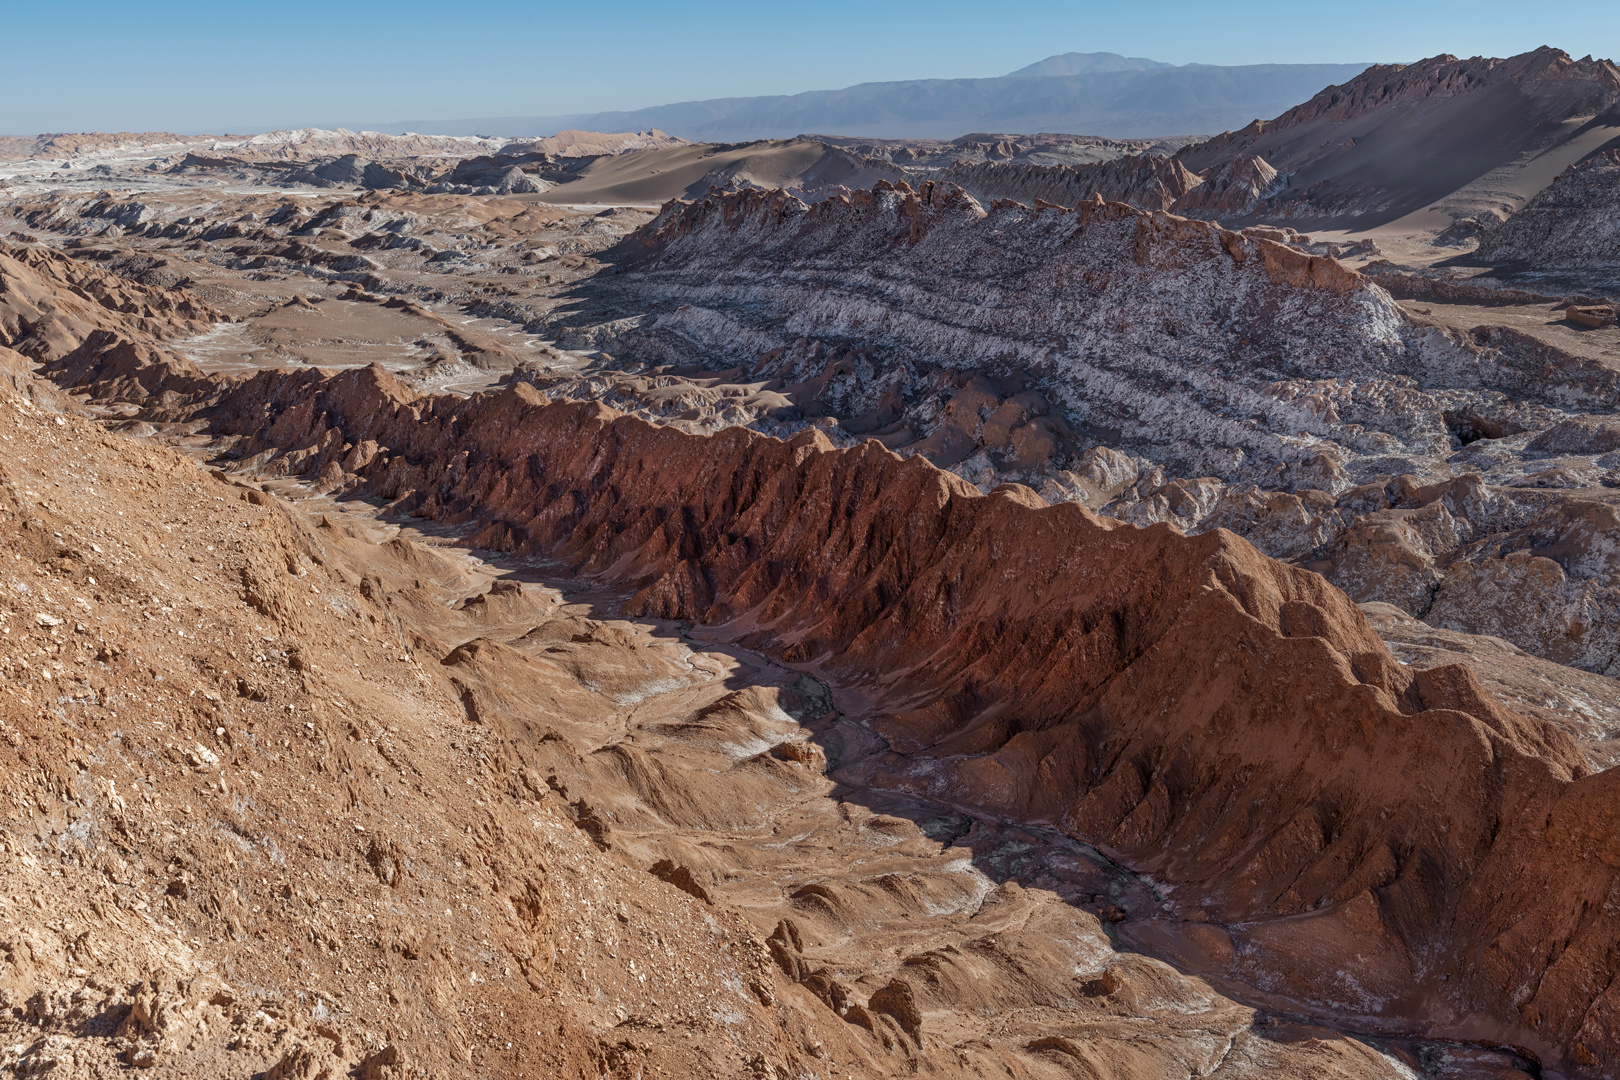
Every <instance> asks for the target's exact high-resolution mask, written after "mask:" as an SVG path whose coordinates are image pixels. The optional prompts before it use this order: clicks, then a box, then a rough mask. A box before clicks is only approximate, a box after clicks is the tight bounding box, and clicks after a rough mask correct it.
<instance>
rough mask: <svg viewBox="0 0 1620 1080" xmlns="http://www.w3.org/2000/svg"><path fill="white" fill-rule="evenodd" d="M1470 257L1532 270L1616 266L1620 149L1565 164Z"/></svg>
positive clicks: (1619, 263) (1618, 255)
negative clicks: (1556, 177)
mask: <svg viewBox="0 0 1620 1080" xmlns="http://www.w3.org/2000/svg"><path fill="white" fill-rule="evenodd" d="M1475 254H1476V255H1477V256H1478V257H1479V258H1482V259H1485V260H1487V261H1489V262H1495V263H1520V264H1523V265H1525V266H1528V267H1532V268H1535V269H1538V270H1539V269H1576V268H1582V269H1592V268H1597V267H1620V150H1605V151H1604V152H1603V153H1601V154H1596V155H1594V156H1592V157H1590V158H1588V159H1586V160H1585V161H1582V162H1579V163H1578V164H1575V165H1572V166H1570V167H1569V168H1568V169H1566V170H1564V172H1563V173H1562V174H1561V175H1560V176H1559V177H1558V179H1556V180H1554V181H1553V182H1552V183H1551V184H1550V185H1548V186H1547V187H1545V188H1543V189H1542V190H1541V191H1540V192H1539V193H1538V194H1537V195H1536V197H1535V198H1533V199H1531V200H1530V202H1529V203H1527V204H1526V205H1525V207H1524V209H1522V210H1520V211H1519V212H1518V213H1516V214H1514V215H1513V216H1512V217H1511V218H1509V219H1508V220H1507V222H1506V223H1505V224H1503V225H1501V226H1499V227H1497V228H1495V229H1493V230H1491V231H1490V232H1489V233H1487V234H1486V235H1485V236H1484V237H1483V238H1482V239H1481V240H1480V243H1479V248H1478V249H1477V251H1476V252H1475Z"/></svg>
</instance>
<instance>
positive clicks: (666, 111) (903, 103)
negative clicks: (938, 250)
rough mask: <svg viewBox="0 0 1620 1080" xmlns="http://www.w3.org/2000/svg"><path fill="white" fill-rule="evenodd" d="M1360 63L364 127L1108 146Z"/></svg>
mask: <svg viewBox="0 0 1620 1080" xmlns="http://www.w3.org/2000/svg"><path fill="white" fill-rule="evenodd" d="M1365 67H1366V65H1365V64H1248V65H1243V66H1236V67H1223V66H1220V65H1214V64H1187V65H1184V66H1180V67H1177V66H1174V65H1171V64H1164V63H1160V62H1158V61H1156V60H1145V59H1141V58H1139V57H1125V56H1119V55H1117V54H1115V53H1065V54H1063V55H1060V56H1052V57H1048V58H1047V59H1045V60H1042V61H1040V62H1039V63H1035V64H1031V65H1029V66H1028V67H1025V68H1020V69H1019V70H1017V71H1014V72H1011V73H1010V74H1007V75H1002V76H1000V77H998V78H991V79H914V80H906V81H901V82H873V83H861V84H859V85H857V86H849V87H845V88H843V89H841V90H814V91H810V92H808V93H803V94H791V95H784V94H778V95H767V96H762V97H735V98H715V99H712V100H709V101H684V102H677V103H674V104H668V105H655V106H652V107H650V108H645V109H634V110H629V111H620V112H599V113H587V114H580V115H572V116H500V117H481V118H472V119H465V120H405V121H399V122H396V123H387V124H366V125H365V126H366V127H367V128H373V129H375V130H377V131H382V132H389V133H394V134H402V133H404V132H407V131H412V132H419V133H422V134H428V135H473V134H481V133H492V132H498V133H500V134H502V135H511V136H522V135H550V134H552V133H553V132H556V131H558V130H561V129H563V128H583V129H586V130H591V131H642V130H646V129H649V128H661V129H663V130H664V131H668V132H670V133H671V134H673V135H679V136H681V137H682V138H685V139H692V140H695V141H710V142H740V141H743V140H747V139H779V138H787V137H791V136H793V135H799V134H802V133H804V132H807V131H828V132H837V133H839V134H841V135H864V136H868V137H872V138H883V139H936V138H940V139H953V138H956V137H957V136H959V135H963V134H965V133H967V132H970V131H1065V132H1074V133H1083V134H1087V135H1107V136H1112V137H1115V138H1150V137H1153V136H1160V135H1187V134H1214V133H1217V132H1221V131H1228V130H1235V129H1237V128H1241V127H1242V126H1243V125H1245V124H1247V123H1249V122H1250V121H1251V120H1254V119H1255V118H1257V117H1263V116H1276V115H1277V114H1278V113H1281V112H1282V111H1284V110H1285V109H1287V108H1289V107H1291V106H1292V105H1294V104H1296V103H1298V102H1300V101H1304V100H1307V99H1309V98H1310V97H1311V96H1312V95H1313V94H1315V93H1316V92H1317V91H1319V90H1321V89H1322V88H1323V87H1324V86H1331V85H1333V84H1336V83H1341V82H1344V81H1345V80H1347V79H1350V78H1352V77H1354V76H1355V75H1357V74H1358V73H1360V72H1361V71H1362V70H1363V69H1364V68H1365Z"/></svg>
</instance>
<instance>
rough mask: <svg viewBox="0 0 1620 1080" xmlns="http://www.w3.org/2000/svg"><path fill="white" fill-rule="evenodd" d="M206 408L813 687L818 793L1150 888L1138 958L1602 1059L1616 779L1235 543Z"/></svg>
mask: <svg viewBox="0 0 1620 1080" xmlns="http://www.w3.org/2000/svg"><path fill="white" fill-rule="evenodd" d="M210 415H211V417H212V422H213V423H214V424H215V425H216V429H217V430H219V431H222V432H232V433H235V434H236V435H237V436H238V437H239V438H241V439H242V440H243V442H242V443H241V445H240V447H239V450H240V452H242V453H245V454H246V453H250V452H252V451H254V450H255V449H258V448H261V447H262V448H264V450H263V453H262V455H261V456H256V457H254V458H253V459H252V463H253V464H255V465H257V466H258V467H260V468H267V469H271V470H272V471H273V470H274V469H275V468H276V467H277V462H281V463H282V464H281V466H280V467H281V468H283V469H287V470H291V471H296V472H300V473H305V474H312V475H317V476H321V477H323V478H324V479H325V480H326V482H327V483H329V484H338V485H344V484H355V483H359V484H362V485H363V488H364V490H366V491H369V492H371V493H373V494H376V495H378V496H380V497H382V498H385V499H391V500H396V505H397V506H399V507H400V508H410V509H411V510H412V511H413V512H416V513H420V514H426V515H429V516H432V517H435V518H437V519H439V520H441V521H444V522H446V523H457V522H461V523H466V524H469V525H475V526H476V530H477V531H476V532H475V533H474V534H472V535H471V536H470V537H469V542H470V543H473V544H475V545H477V546H480V547H490V548H496V549H500V550H510V551H514V552H529V553H535V554H542V553H543V554H546V555H548V556H551V557H556V558H561V559H563V560H565V562H566V563H567V564H568V565H569V566H570V567H572V568H573V569H574V570H575V571H576V572H579V573H582V574H587V575H594V576H597V577H600V578H602V579H604V580H608V581H612V582H616V583H619V584H622V585H623V586H625V587H628V588H631V589H633V590H634V596H633V599H632V600H631V601H630V609H631V610H632V611H639V612H641V613H644V614H648V615H656V616H659V617H662V618H686V619H693V620H697V621H700V622H703V623H707V624H712V625H714V626H716V627H717V628H719V629H720V631H721V632H722V633H724V634H725V635H726V636H728V637H730V638H731V639H732V640H735V641H737V642H739V643H742V644H746V645H748V646H750V647H755V648H762V649H766V650H768V651H770V652H771V653H773V654H774V655H776V656H779V657H781V658H782V659H783V660H785V661H787V662H790V663H793V664H797V665H802V666H805V667H807V668H808V669H810V670H815V671H819V672H823V673H825V674H827V675H828V676H830V677H833V678H835V679H836V680H838V681H840V683H841V684H842V685H845V686H847V687H848V688H849V690H850V692H852V693H853V695H855V696H854V697H853V698H852V699H851V700H852V702H853V703H854V704H855V708H853V709H852V710H851V722H849V723H846V724H841V725H837V726H835V727H834V728H833V729H832V730H830V731H829V732H828V734H827V736H826V743H825V745H826V747H827V749H828V750H829V751H830V753H831V756H832V757H833V759H834V760H835V761H837V762H839V765H838V768H839V769H841V770H843V775H847V776H849V777H852V778H854V777H859V778H860V779H861V780H862V781H863V782H868V783H871V784H873V785H875V786H878V787H885V788H888V789H891V790H899V791H906V792H911V793H915V794H918V795H922V796H926V797H928V798H931V799H935V800H938V801H940V802H943V803H946V804H948V805H952V804H954V805H971V806H974V807H977V808H980V809H982V810H985V811H987V812H991V813H994V814H1002V815H1007V816H1009V817H1013V818H1015V819H1017V820H1024V821H1029V822H1032V823H1049V824H1051V825H1053V826H1056V827H1058V828H1060V829H1062V830H1063V831H1064V832H1066V833H1068V834H1069V835H1072V836H1075V837H1078V838H1081V839H1084V840H1086V841H1088V842H1091V843H1095V844H1098V845H1099V846H1101V847H1102V848H1103V849H1104V850H1107V851H1110V852H1112V853H1114V854H1115V855H1116V857H1118V858H1120V859H1122V860H1126V861H1128V862H1129V863H1130V864H1131V865H1133V866H1135V867H1137V868H1139V869H1140V870H1142V871H1143V872H1144V873H1146V874H1148V875H1150V876H1151V877H1152V878H1153V879H1155V880H1157V881H1158V882H1160V883H1162V884H1163V885H1164V886H1166V887H1167V888H1168V889H1170V890H1171V891H1170V893H1169V896H1170V899H1169V901H1168V903H1169V904H1170V909H1168V910H1173V911H1174V912H1175V913H1176V917H1175V918H1174V919H1173V920H1171V922H1170V923H1169V924H1168V925H1161V926H1155V927H1152V928H1149V929H1146V930H1144V931H1143V933H1144V934H1151V935H1153V936H1154V937H1155V940H1156V944H1157V945H1158V946H1159V947H1161V948H1164V949H1167V950H1169V951H1171V952H1173V953H1174V954H1175V955H1177V956H1178V957H1179V958H1181V959H1182V960H1183V961H1184V962H1185V963H1187V964H1188V965H1189V966H1191V967H1194V968H1195V969H1197V970H1203V971H1206V972H1208V973H1210V974H1219V975H1221V976H1222V977H1225V978H1237V979H1240V980H1242V981H1244V982H1245V983H1248V984H1250V985H1255V986H1263V987H1265V988H1266V992H1267V993H1269V994H1274V995H1276V996H1277V997H1279V998H1280V999H1283V1000H1290V1001H1293V1002H1295V1003H1297V1004H1304V1003H1307V1002H1308V1003H1310V1006H1311V1007H1312V1008H1313V1009H1322V1010H1328V1011H1329V1012H1333V1013H1337V1014H1344V1015H1349V1014H1355V1015H1359V1016H1362V1017H1371V1018H1377V1019H1380V1020H1383V1021H1387V1022H1388V1023H1390V1024H1392V1025H1401V1024H1412V1023H1416V1024H1421V1025H1424V1026H1426V1027H1429V1028H1430V1029H1431V1030H1435V1031H1445V1032H1451V1033H1456V1034H1461V1035H1465V1036H1468V1037H1489V1038H1495V1039H1501V1040H1511V1041H1515V1042H1520V1043H1522V1044H1524V1045H1526V1046H1531V1047H1534V1048H1536V1049H1537V1051H1538V1053H1545V1054H1546V1055H1547V1056H1548V1057H1549V1058H1560V1059H1562V1058H1566V1057H1567V1059H1568V1060H1569V1061H1571V1062H1573V1063H1574V1064H1575V1065H1577V1066H1580V1067H1582V1068H1587V1067H1595V1066H1594V1063H1595V1062H1597V1061H1599V1060H1602V1059H1604V1058H1605V1056H1606V1055H1608V1054H1609V1053H1611V1052H1612V1036H1611V1034H1610V1033H1609V1032H1610V1030H1611V1029H1610V1027H1609V1025H1610V1023H1611V1021H1610V1020H1609V1019H1607V1017H1609V1016H1610V1015H1611V1014H1610V1010H1611V1009H1612V1007H1613V1006H1612V1003H1610V1001H1609V999H1608V997H1607V991H1606V990H1605V989H1604V987H1603V986H1599V985H1595V984H1593V983H1591V982H1590V978H1589V974H1588V973H1589V972H1590V971H1592V970H1600V969H1602V967H1603V965H1604V964H1605V963H1606V960H1605V959H1604V957H1606V956H1607V955H1608V952H1607V950H1608V949H1610V948H1611V947H1612V944H1613V941H1614V938H1615V936H1616V935H1617V934H1620V926H1616V925H1615V924H1614V923H1613V921H1612V920H1610V919H1608V918H1607V917H1606V916H1603V915H1600V914H1592V913H1594V912H1598V911H1600V910H1601V909H1602V907H1603V905H1604V904H1605V903H1606V898H1607V897H1608V896H1609V894H1610V890H1611V888H1612V886H1613V878H1614V873H1613V870H1612V867H1611V865H1610V861H1613V862H1616V863H1620V853H1615V857H1614V858H1613V859H1612V860H1610V861H1606V860H1609V856H1608V855H1605V854H1604V852H1606V851H1607V850H1608V847H1609V846H1611V844H1610V841H1609V839H1607V838H1608V837H1609V836H1610V835H1611V834H1612V830H1611V828H1610V825H1611V818H1612V815H1613V806H1614V805H1615V804H1614V801H1613V798H1612V793H1610V792H1609V790H1608V789H1609V788H1610V787H1611V786H1612V784H1613V783H1614V782H1615V781H1613V780H1612V779H1611V777H1612V775H1613V774H1611V773H1603V774H1597V775H1588V772H1587V768H1586V765H1585V763H1584V761H1583V759H1582V756H1581V754H1580V752H1579V751H1578V749H1577V748H1576V746H1575V745H1574V743H1573V741H1572V739H1571V738H1570V736H1569V734H1568V733H1567V732H1565V731H1563V730H1561V729H1559V728H1558V727H1556V726H1554V725H1552V724H1549V723H1547V722H1545V721H1543V720H1537V719H1527V718H1524V717H1520V716H1515V715H1513V714H1511V713H1508V712H1506V711H1504V710H1502V709H1501V708H1500V707H1499V706H1497V705H1496V704H1495V703H1494V702H1492V701H1491V700H1490V699H1489V698H1488V697H1487V696H1486V695H1485V694H1484V693H1483V692H1482V691H1481V690H1480V689H1479V687H1478V685H1477V684H1476V683H1475V682H1474V681H1473V679H1472V678H1471V677H1470V676H1469V675H1468V673H1467V672H1466V670H1465V669H1462V668H1457V667H1451V668H1439V669H1434V670H1429V671H1422V672H1416V673H1414V672H1411V671H1409V670H1408V669H1406V668H1403V667H1402V666H1401V665H1399V664H1396V663H1395V662H1393V661H1392V660H1391V659H1390V657H1389V655H1388V653H1387V652H1386V651H1385V650H1384V648H1383V647H1382V645H1381V644H1380V643H1379V641H1378V639H1377V637H1376V635H1374V634H1373V633H1372V631H1371V630H1370V629H1369V627H1368V626H1367V624H1366V621H1365V619H1364V618H1363V617H1362V616H1361V614H1360V612H1359V611H1358V610H1357V609H1356V608H1355V607H1354V605H1353V604H1351V603H1350V602H1349V601H1348V600H1347V599H1346V598H1345V597H1344V596H1343V594H1341V593H1339V592H1338V591H1337V590H1335V589H1334V588H1332V587H1331V586H1330V585H1328V584H1327V583H1326V582H1324V581H1323V580H1322V579H1321V578H1319V577H1317V576H1315V575H1313V574H1310V573H1308V572H1305V571H1301V570H1297V569H1293V568H1289V567H1286V566H1283V565H1281V564H1279V563H1276V562H1274V561H1272V560H1270V559H1267V558H1266V557H1265V556H1263V555H1261V554H1260V553H1259V552H1257V551H1255V550H1254V549H1253V548H1252V547H1250V546H1249V545H1248V544H1247V543H1245V542H1244V541H1242V540H1240V539H1238V538H1236V537H1234V536H1232V535H1231V534H1229V533H1225V532H1214V533H1209V534H1206V535H1202V536H1196V537H1186V536H1183V535H1182V534H1180V533H1179V532H1177V531H1176V530H1173V529H1170V528H1167V527H1165V526H1162V525H1161V526H1158V527H1155V528H1150V529H1147V530H1138V529H1135V528H1131V527H1128V526H1122V525H1118V524H1114V523H1112V522H1108V521H1105V520H1102V519H1098V518H1095V517H1093V516H1092V515H1090V514H1089V513H1087V512H1086V511H1085V510H1084V509H1083V508H1082V507H1080V506H1077V505H1074V504H1067V505H1061V506H1053V507H1048V506H1044V505H1041V502H1040V500H1038V499H1036V498H1035V497H1034V496H1033V495H1032V493H1028V492H1025V491H1021V490H1020V489H1017V488H1004V489H1001V490H999V491H997V492H995V493H993V494H991V495H989V496H983V495H980V494H979V493H978V492H977V491H976V490H974V489H973V488H972V487H971V486H969V485H967V484H965V483H963V482H961V481H960V480H959V479H957V478H955V477H952V476H950V475H949V474H945V473H942V472H940V471H939V470H937V469H935V468H934V467H932V466H930V465H928V464H927V463H926V462H923V461H920V460H917V459H915V458H913V459H910V460H904V459H901V458H898V457H896V456H895V455H892V454H890V453H888V452H887V451H884V450H882V449H881V448H880V447H878V446H876V445H875V444H866V445H865V446H863V447H860V448H856V449H851V450H837V449H834V448H832V447H831V446H830V444H828V443H826V442H825V441H824V440H823V439H822V438H821V437H820V436H818V435H815V434H810V433H807V434H805V435H802V436H798V437H796V438H795V439H793V440H791V441H789V442H786V443H784V442H779V441H776V440H772V439H768V438H765V437H762V436H759V435H756V434H753V433H750V432H747V431H744V430H740V429H728V430H726V431H724V432H721V433H720V434H718V435H716V436H711V437H704V436H697V435H691V434H687V433H684V432H681V431H678V430H674V429H672V428H668V427H658V426H653V425H648V424H646V423H644V422H641V421H638V420H634V419H631V418H625V417H617V416H615V415H614V414H613V413H612V412H611V411H609V410H606V409H604V408H602V407H601V406H600V405H595V404H579V405H572V404H570V405H559V404H552V403H548V402H547V401H546V400H545V399H543V398H542V397H541V396H539V395H538V394H536V393H535V392H534V391H533V390H531V389H529V388H527V387H525V386H521V385H520V386H517V387H514V388H513V389H511V390H509V391H506V392H503V393H501V394H499V395H494V396H483V397H476V398H473V399H471V400H456V399H445V398H422V397H419V396H417V395H415V394H413V393H411V392H410V391H408V390H406V389H405V388H404V387H402V386H400V385H399V384H397V383H395V382H393V381H392V380H390V379H389V378H387V377H386V375H384V374H383V373H381V372H380V371H377V370H376V369H371V370H368V371H364V372H352V373H346V374H343V375H339V376H335V377H325V376H322V375H321V374H319V373H315V372H311V373H309V374H307V375H298V376H287V375H277V374H266V375H261V376H258V377H256V378H255V379H253V380H250V381H249V382H247V383H244V384H242V385H240V386H238V387H236V388H234V389H233V390H232V392H231V393H229V394H227V395H226V396H225V398H223V399H222V400H221V401H220V402H219V404H218V405H217V406H216V407H215V408H214V410H212V412H211V413H210ZM445 447H453V448H454V449H453V451H452V452H450V453H446V452H445V451H444V449H443V448H445ZM350 477H352V478H353V479H350ZM1583 911H1584V912H1587V914H1585V915H1580V914H1578V913H1579V912H1583ZM1550 941H1561V942H1566V944H1565V945H1564V947H1563V948H1562V949H1556V948H1555V949H1553V950H1551V951H1549V950H1548V948H1547V947H1546V943H1547V942H1550ZM1347 972H1348V973H1351V974H1348V975H1347V974H1346V973H1347ZM1525 987H1534V988H1535V989H1534V990H1533V991H1531V992H1529V993H1528V994H1527V993H1526V992H1525V990H1524V989H1523V988H1525ZM1487 1032H1488V1033H1489V1034H1488V1035H1487V1034H1486V1033H1487ZM1583 1063H1584V1064H1583Z"/></svg>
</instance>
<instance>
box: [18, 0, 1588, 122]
mask: <svg viewBox="0 0 1620 1080" xmlns="http://www.w3.org/2000/svg"><path fill="white" fill-rule="evenodd" d="M0 26H4V28H5V36H6V38H7V40H8V43H9V45H10V47H9V48H7V49H6V50H5V58H4V65H3V67H0V133H3V134H33V133H36V132H40V131H84V130H102V131H108V130H120V129H125V130H129V129H133V130H155V129H162V130H175V131H181V132H197V131H208V132H220V131H224V130H227V129H228V130H231V131H258V130H264V129H267V128H272V127H286V126H295V125H307V124H327V125H329V124H335V123H356V122H362V121H373V122H378V123H381V122H387V121H395V120H414V119H455V118H461V117H480V116H550V115H561V114H567V113H579V112H591V111H596V110H605V109H623V108H637V107H640V106H645V105H656V104H662V103H666V102H671V101H684V100H691V99H695V98H707V97H727V96H749V95H754V94H791V93H797V92H800V91H804V90H819V89H830V88H835V87H840V86H847V85H850V84H852V83H858V82H872V81H882V80H890V79H915V78H957V77H984V76H993V75H1001V74H1005V73H1006V72H1008V71H1011V70H1013V69H1015V68H1019V67H1022V66H1024V65H1025V64H1029V63H1032V62H1034V61H1036V60H1039V59H1041V58H1043V57H1046V56H1050V55H1052V54H1053V53H1060V52H1104V51H1106V52H1118V53H1124V54H1126V55H1128V56H1146V57H1150V58H1152V59H1155V60H1163V61H1167V62H1170V63H1176V64H1184V63H1192V62H1195V63H1209V64H1254V63H1287V62H1297V63H1304V62H1335V63H1344V62H1362V61H1396V60H1412V59H1417V58H1419V57H1423V56H1431V55H1434V54H1435V53H1440V52H1450V53H1455V54H1458V55H1462V56H1469V55H1474V54H1486V55H1497V56H1505V55H1510V54H1512V53H1515V52H1523V51H1525V50H1526V49H1531V48H1534V47H1535V46H1537V45H1542V44H1547V45H1553V46H1557V47H1559V48H1562V49H1565V50H1566V51H1568V52H1570V53H1571V54H1573V55H1575V56H1582V55H1584V54H1587V53H1592V54H1594V55H1596V56H1599V57H1616V56H1620V3H1617V2H1616V0H1564V2H1562V3H1559V4H1557V5H1556V6H1553V5H1544V4H1537V3H1528V2H1524V0H1518V2H1515V3H1505V2H1497V0H1477V2H1473V3H1420V2H1391V0H1363V2H1361V3H1357V4H1332V5H1324V4H1312V3H1305V2H1299V0H1295V2H1292V3H1275V2H1269V0H1267V2H1252V0H1251V2H1244V0H1230V2H1228V3H1226V4H1219V5H1217V4H1211V3H1209V2H1208V0H1198V2H1187V0H1158V2H1155V3H1152V4H1149V3H1142V2H1138V3H1128V2H1126V3H1121V2H1118V0H1114V2H1111V3H1106V4H1099V3H1089V2H1079V3H1077V2H1074V0H1069V2H1066V3H1045V2H1033V3H1005V4H1002V5H999V6H997V5H986V4H984V3H982V2H980V3H971V4H970V3H958V2H955V0H933V2H930V3H924V4H885V3H873V2H870V0H865V2H860V3H852V2H848V0H813V2H809V3H806V2H803V0H800V2H798V3H793V4H775V3H760V4H719V5H708V4H701V5H700V4H690V5H673V4H667V3H644V2H628V0H619V2H611V0H610V2H599V3H595V4H586V3H577V2H576V3H571V4H554V3H547V2H543V0H541V2H535V0H530V2H484V3H479V2H464V3H459V4H447V3H437V4H428V3H420V2H417V0H393V2H389V3H374V2H371V0H363V2H351V3H331V2H326V3H309V2H305V0H291V2H282V3H275V4H253V5H249V4H205V3H175V2H151V3H144V4H132V3H107V2H85V3H75V2H72V0H46V2H43V3H40V2H24V0H0Z"/></svg>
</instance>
